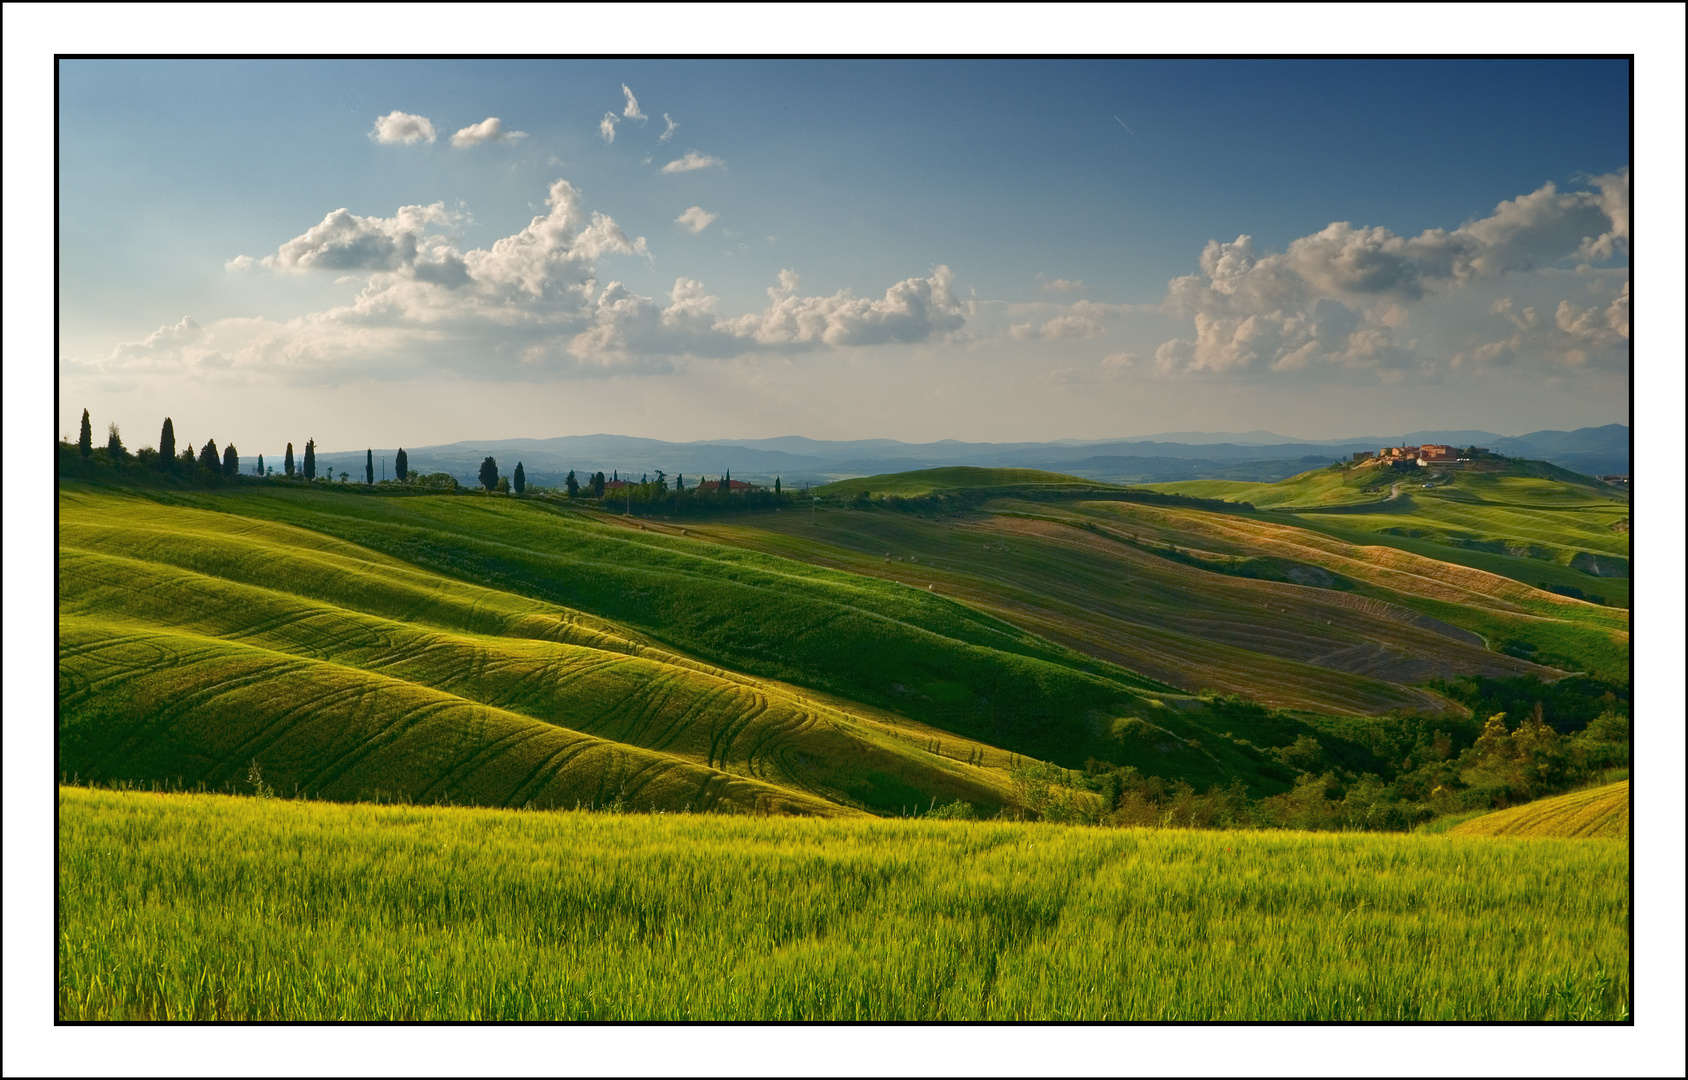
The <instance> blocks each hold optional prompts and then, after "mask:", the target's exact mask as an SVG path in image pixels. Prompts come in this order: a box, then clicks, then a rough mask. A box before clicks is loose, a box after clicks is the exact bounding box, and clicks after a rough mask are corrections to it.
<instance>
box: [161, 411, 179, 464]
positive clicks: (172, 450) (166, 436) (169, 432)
mask: <svg viewBox="0 0 1688 1080" xmlns="http://www.w3.org/2000/svg"><path fill="white" fill-rule="evenodd" d="M158 467H159V468H160V469H163V470H164V471H165V472H169V471H170V470H171V469H173V468H175V467H176V425H175V424H172V423H171V422H170V418H169V417H168V416H166V417H165V418H164V430H162V431H160V432H159V433H158Z"/></svg>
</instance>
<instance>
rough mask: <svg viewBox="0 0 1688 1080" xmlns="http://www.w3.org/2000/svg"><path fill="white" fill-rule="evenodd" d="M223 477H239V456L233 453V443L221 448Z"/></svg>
mask: <svg viewBox="0 0 1688 1080" xmlns="http://www.w3.org/2000/svg"><path fill="white" fill-rule="evenodd" d="M223 475H224V476H239V475H240V455H239V454H238V453H236V452H235V448H234V443H229V444H228V445H227V446H225V447H223Z"/></svg>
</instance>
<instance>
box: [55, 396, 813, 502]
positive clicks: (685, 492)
mask: <svg viewBox="0 0 1688 1080" xmlns="http://www.w3.org/2000/svg"><path fill="white" fill-rule="evenodd" d="M178 445H180V447H181V449H180V450H179V451H178ZM60 450H61V453H60V456H59V468H60V472H61V473H62V474H70V475H82V476H87V477H93V476H95V475H97V471H98V469H99V468H100V467H102V466H104V467H112V468H116V469H119V470H122V471H127V472H129V473H131V474H151V475H155V476H158V477H161V478H169V479H171V480H172V481H174V482H177V483H182V482H187V483H205V484H213V483H224V482H229V481H233V480H235V479H237V478H239V479H245V480H251V479H264V480H270V481H278V482H281V481H294V482H298V481H303V482H305V483H313V484H314V483H324V484H331V483H333V482H334V479H335V471H334V468H333V467H332V466H324V465H323V464H322V463H319V461H318V458H317V447H316V440H315V439H314V438H313V439H306V440H305V444H304V452H303V453H302V454H295V452H294V447H293V443H291V442H289V443H288V444H287V449H286V451H285V453H284V454H283V456H282V461H281V465H280V467H279V470H278V468H277V467H276V466H275V465H273V464H266V462H265V461H264V457H263V455H262V454H260V455H258V456H257V458H256V460H255V461H253V462H252V463H251V465H250V468H249V469H248V470H243V468H242V462H241V456H240V451H239V450H238V449H237V448H236V447H235V445H234V443H233V442H229V443H227V444H225V445H223V446H222V447H221V448H219V447H218V445H217V441H216V440H215V439H208V440H206V442H205V444H204V445H203V446H202V447H200V449H199V450H198V451H195V450H194V447H193V444H192V442H191V441H188V440H183V439H179V438H178V435H177V432H176V426H175V422H174V420H172V419H171V418H170V417H165V418H164V423H163V425H162V426H161V427H160V429H159V434H158V446H157V447H156V448H154V447H151V446H144V447H141V448H140V449H138V450H136V451H134V452H133V453H131V452H130V451H129V450H128V448H127V447H125V446H124V443H123V438H122V434H121V432H120V431H119V430H118V426H117V424H116V423H112V424H109V425H108V426H107V433H106V442H105V445H104V446H96V445H95V444H94V441H93V423H92V419H91V417H90V416H89V414H88V410H86V409H84V410H82V423H81V430H80V432H79V434H78V438H77V443H76V445H75V447H74V448H72V447H71V446H70V445H69V444H68V443H61V444H60ZM362 473H363V475H362V477H361V480H362V481H363V483H362V485H361V486H362V487H364V488H376V487H381V488H386V489H389V490H390V489H391V488H393V487H398V488H403V489H409V490H413V491H425V492H430V493H452V492H458V491H461V490H464V489H462V488H461V487H460V485H459V484H458V482H457V479H456V478H455V477H453V476H451V475H450V474H448V473H444V472H434V473H429V474H427V475H418V474H417V473H416V472H415V471H414V470H412V469H411V468H410V458H409V455H408V454H407V453H406V452H405V450H404V448H403V447H400V448H399V449H398V451H397V452H396V453H395V454H394V455H393V474H394V478H393V480H392V481H386V480H385V479H383V480H382V481H381V482H380V483H379V484H378V483H377V481H376V478H375V451H374V450H373V448H371V449H366V450H365V451H364V462H363V469H362ZM351 480H352V476H351V474H350V473H349V472H348V471H345V470H341V471H340V473H339V482H340V484H342V485H348V486H350V481H351ZM476 480H477V481H478V483H477V484H476V485H475V487H474V488H470V489H467V490H484V491H485V492H487V493H488V494H514V495H516V496H527V495H529V494H530V493H531V494H534V495H545V496H549V497H553V498H556V497H565V496H566V497H567V498H569V499H580V500H598V501H601V502H602V503H603V505H604V507H605V508H606V509H614V508H616V507H617V505H619V506H620V507H621V508H622V509H623V510H624V512H627V513H639V514H646V515H651V514H667V515H679V516H690V515H698V514H711V513H718V512H721V511H725V510H759V509H774V508H779V507H783V506H786V505H789V504H790V503H791V502H792V495H791V493H789V492H787V491H785V490H784V486H783V484H782V482H781V480H780V478H779V477H775V478H774V483H773V486H772V487H771V488H769V487H765V486H762V485H757V484H746V483H744V482H742V481H737V480H734V479H733V478H732V473H731V472H730V471H728V472H724V473H722V474H721V475H720V476H719V477H717V478H704V477H697V478H695V479H694V481H693V482H692V483H691V484H690V485H688V484H687V482H686V478H685V477H684V476H683V475H679V474H676V475H675V476H674V477H673V478H672V480H670V478H669V476H668V474H667V473H666V472H664V471H662V470H661V469H658V470H656V471H655V472H654V474H653V473H646V474H643V475H642V476H641V477H640V478H639V480H638V481H634V480H633V479H632V478H631V477H628V478H627V479H625V480H624V479H622V477H621V475H620V473H619V472H612V473H611V475H610V476H608V477H606V476H605V474H604V473H603V471H601V470H600V471H597V472H593V473H591V474H589V475H588V476H587V477H586V479H585V480H584V481H582V480H581V479H580V478H579V475H578V474H577V472H576V471H575V470H573V469H571V470H569V473H568V476H567V478H566V479H565V480H564V482H563V485H562V487H561V488H545V487H535V486H533V485H531V484H529V482H528V476H527V469H526V467H525V466H524V464H523V463H522V462H520V461H518V462H516V467H515V469H514V470H512V471H511V472H510V473H509V474H508V475H506V474H504V473H503V472H502V470H501V469H500V468H499V465H498V460H497V459H496V458H494V457H493V456H492V455H490V454H489V455H487V456H486V458H485V459H483V460H482V462H481V466H480V470H479V472H478V475H477V476H476Z"/></svg>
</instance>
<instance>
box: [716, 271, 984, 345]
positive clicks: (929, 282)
mask: <svg viewBox="0 0 1688 1080" xmlns="http://www.w3.org/2000/svg"><path fill="white" fill-rule="evenodd" d="M954 281H955V275H954V274H952V273H951V272H950V268H949V267H947V266H940V267H938V268H937V269H936V270H934V271H932V276H931V277H925V278H909V279H908V280H906V281H899V282H898V283H897V284H895V285H893V286H891V287H890V288H889V289H887V290H885V295H884V296H883V297H881V298H879V299H869V298H867V297H857V296H854V295H852V294H851V293H850V291H849V290H848V289H846V290H843V291H841V292H838V293H835V294H834V295H832V296H799V295H798V294H797V290H798V288H799V286H800V284H801V282H800V281H799V279H798V276H797V273H796V272H795V271H792V270H781V271H780V283H779V285H778V286H777V287H775V288H770V289H769V290H768V298H769V301H770V303H769V305H768V307H767V309H766V310H764V311H761V312H758V313H756V314H752V315H744V316H740V317H739V318H737V319H730V320H727V321H726V322H725V323H724V324H723V326H724V328H725V329H727V330H728V331H729V332H730V333H733V334H735V335H737V336H739V337H746V338H750V339H752V340H754V341H757V342H760V343H762V344H764V345H775V344H803V345H807V344H820V343H824V344H827V345H878V344H885V343H888V342H893V341H895V342H905V343H906V342H913V341H924V340H925V339H927V338H928V337H931V336H932V335H933V334H939V333H945V332H948V331H951V330H959V329H961V326H962V324H963V323H964V322H965V319H964V318H963V316H962V308H961V304H960V303H958V302H957V301H956V298H955V295H954V294H953V293H952V292H951V291H950V286H951V285H952V284H954Z"/></svg>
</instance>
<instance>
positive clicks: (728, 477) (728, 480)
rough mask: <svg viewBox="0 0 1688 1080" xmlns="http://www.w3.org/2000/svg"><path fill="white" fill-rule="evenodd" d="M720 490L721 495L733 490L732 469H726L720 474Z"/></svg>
mask: <svg viewBox="0 0 1688 1080" xmlns="http://www.w3.org/2000/svg"><path fill="white" fill-rule="evenodd" d="M720 490H721V493H722V494H723V495H724V494H726V493H727V492H729V491H731V490H733V470H731V469H728V470H727V471H726V472H725V473H723V474H722V476H721V486H720Z"/></svg>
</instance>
